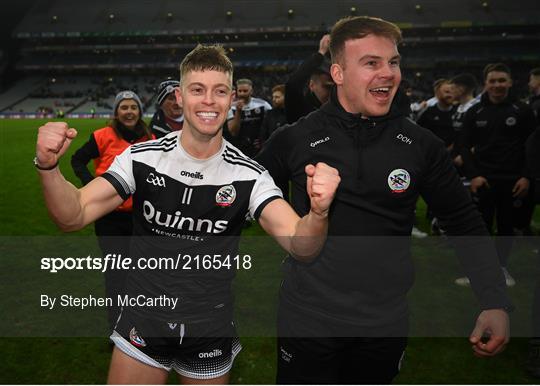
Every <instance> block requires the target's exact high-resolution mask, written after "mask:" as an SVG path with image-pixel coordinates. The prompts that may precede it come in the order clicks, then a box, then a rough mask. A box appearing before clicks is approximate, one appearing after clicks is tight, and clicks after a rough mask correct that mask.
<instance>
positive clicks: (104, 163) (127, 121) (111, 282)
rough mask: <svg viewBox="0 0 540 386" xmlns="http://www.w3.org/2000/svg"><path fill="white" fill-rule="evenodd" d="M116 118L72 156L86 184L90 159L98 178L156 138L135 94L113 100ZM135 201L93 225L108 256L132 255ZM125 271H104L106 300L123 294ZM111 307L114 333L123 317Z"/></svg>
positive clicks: (118, 310)
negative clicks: (134, 146)
mask: <svg viewBox="0 0 540 386" xmlns="http://www.w3.org/2000/svg"><path fill="white" fill-rule="evenodd" d="M113 111H114V113H113V114H114V118H113V119H112V121H111V123H110V125H109V126H107V127H104V128H101V129H98V130H96V131H94V132H93V133H92V134H91V135H90V139H89V140H88V142H86V143H85V144H84V145H82V146H81V147H80V148H79V149H78V150H77V151H76V152H75V153H74V154H73V156H72V157H71V166H72V167H73V171H74V172H75V175H76V176H77V177H79V179H80V180H81V182H82V184H83V185H86V184H88V183H89V182H90V181H91V180H93V179H94V175H92V173H91V172H90V170H89V169H88V166H87V165H88V163H89V162H90V160H94V166H95V177H97V176H100V175H101V174H103V173H105V172H106V171H107V169H108V168H109V166H110V165H111V164H112V162H113V161H114V159H115V157H116V156H117V155H118V154H120V153H122V152H123V151H124V150H125V149H126V148H128V147H129V146H130V145H131V144H133V143H138V142H144V141H147V140H149V139H151V138H153V136H152V134H151V132H150V130H149V129H148V127H147V126H146V124H145V123H144V121H143V120H142V104H141V100H140V98H139V97H138V96H137V94H135V93H134V92H132V91H122V92H120V93H119V94H118V95H117V96H116V98H115V100H114V110H113ZM131 211H132V199H131V197H130V198H129V199H127V200H126V201H124V203H122V205H120V206H119V207H118V208H117V209H116V210H115V211H113V212H111V213H109V214H108V215H106V216H104V217H102V218H100V219H98V220H96V222H95V223H94V226H95V232H96V236H97V237H98V243H99V247H100V249H101V251H102V253H103V256H106V255H107V254H109V253H114V254H116V255H117V256H118V255H122V256H123V257H127V256H129V236H131V234H132V227H133V222H132V218H131ZM127 273H128V272H127V271H126V270H115V269H113V270H107V271H106V272H105V291H106V295H107V297H111V298H113V299H116V298H117V296H118V295H121V294H123V293H124V288H125V283H126V278H127ZM114 304H115V305H114V306H112V307H109V308H108V310H107V312H108V321H109V327H110V329H111V330H112V329H113V328H114V325H115V323H116V321H117V319H118V316H119V314H120V307H119V306H118V305H116V302H114Z"/></svg>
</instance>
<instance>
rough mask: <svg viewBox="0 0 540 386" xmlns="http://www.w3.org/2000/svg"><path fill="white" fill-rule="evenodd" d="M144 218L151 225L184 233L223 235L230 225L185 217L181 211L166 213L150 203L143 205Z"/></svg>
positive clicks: (224, 221) (223, 222)
mask: <svg viewBox="0 0 540 386" xmlns="http://www.w3.org/2000/svg"><path fill="white" fill-rule="evenodd" d="M143 216H144V218H145V219H146V221H148V223H150V224H157V225H161V226H163V227H167V228H172V229H178V230H184V231H195V232H206V233H221V232H223V231H225V230H226V229H227V225H228V224H229V222H228V221H226V220H218V221H212V220H209V219H206V218H204V219H203V218H197V219H194V218H192V217H183V216H182V213H181V212H180V211H179V210H177V211H176V212H174V214H169V213H164V212H162V211H160V210H157V209H156V208H155V207H154V205H152V203H150V202H149V201H144V203H143Z"/></svg>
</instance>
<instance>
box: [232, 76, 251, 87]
mask: <svg viewBox="0 0 540 386" xmlns="http://www.w3.org/2000/svg"><path fill="white" fill-rule="evenodd" d="M241 84H248V85H250V86H251V87H253V82H252V81H251V79H248V78H241V79H238V80H237V81H236V87H238V86H240V85H241Z"/></svg>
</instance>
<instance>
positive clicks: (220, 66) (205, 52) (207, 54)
mask: <svg viewBox="0 0 540 386" xmlns="http://www.w3.org/2000/svg"><path fill="white" fill-rule="evenodd" d="M211 70H214V71H220V72H224V73H228V74H229V75H230V76H231V80H232V76H233V65H232V62H231V60H230V59H229V57H228V56H227V54H226V53H225V49H223V46H221V45H219V44H215V45H202V44H198V45H197V47H195V48H194V49H193V50H192V51H191V52H190V53H189V54H187V55H186V56H185V58H184V60H182V63H180V83H182V79H183V78H184V76H185V75H186V74H187V73H188V72H191V71H211Z"/></svg>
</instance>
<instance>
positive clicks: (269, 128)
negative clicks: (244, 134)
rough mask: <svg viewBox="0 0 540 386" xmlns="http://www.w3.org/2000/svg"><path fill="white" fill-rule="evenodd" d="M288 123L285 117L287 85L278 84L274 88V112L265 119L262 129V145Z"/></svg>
mask: <svg viewBox="0 0 540 386" xmlns="http://www.w3.org/2000/svg"><path fill="white" fill-rule="evenodd" d="M286 123H287V117H286V115H285V85H284V84H278V85H277V86H274V87H273V88H272V110H270V111H269V112H268V113H267V114H266V116H265V117H264V120H263V123H262V127H261V144H264V142H265V141H266V140H267V139H268V138H270V135H272V133H273V132H274V131H275V130H276V129H277V128H278V127H280V126H283V125H284V124H286Z"/></svg>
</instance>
